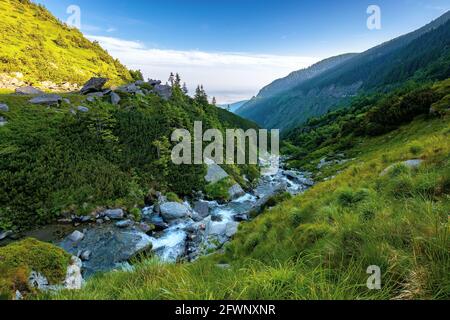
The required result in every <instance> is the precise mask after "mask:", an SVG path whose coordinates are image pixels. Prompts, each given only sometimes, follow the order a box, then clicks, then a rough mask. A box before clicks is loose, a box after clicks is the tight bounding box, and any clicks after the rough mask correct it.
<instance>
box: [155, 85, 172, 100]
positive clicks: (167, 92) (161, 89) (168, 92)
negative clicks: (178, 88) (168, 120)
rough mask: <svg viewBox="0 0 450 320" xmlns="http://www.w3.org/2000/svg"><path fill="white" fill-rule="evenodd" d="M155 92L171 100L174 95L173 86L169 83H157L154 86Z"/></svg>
mask: <svg viewBox="0 0 450 320" xmlns="http://www.w3.org/2000/svg"><path fill="white" fill-rule="evenodd" d="M153 92H154V93H156V94H157V95H158V96H160V97H161V98H162V99H163V100H169V99H170V98H171V97H172V87H171V86H168V85H162V84H157V85H155V86H154V87H153Z"/></svg>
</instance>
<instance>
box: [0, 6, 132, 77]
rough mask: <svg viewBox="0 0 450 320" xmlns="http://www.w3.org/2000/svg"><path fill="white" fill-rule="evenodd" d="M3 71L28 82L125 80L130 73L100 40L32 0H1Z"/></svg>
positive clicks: (0, 66)
mask: <svg viewBox="0 0 450 320" xmlns="http://www.w3.org/2000/svg"><path fill="white" fill-rule="evenodd" d="M0 11H1V12H2V18H1V19H0V73H12V72H21V73H23V75H24V80H25V82H28V83H30V84H38V83H39V82H41V81H52V82H54V83H57V84H61V83H63V82H70V83H77V84H80V85H81V84H83V83H84V82H86V81H87V80H88V79H89V78H90V77H92V76H103V77H106V78H109V79H110V80H111V82H112V83H121V82H124V81H126V80H130V79H131V78H132V76H131V74H130V72H129V71H128V70H127V69H126V68H125V67H124V66H123V65H122V64H121V63H120V62H119V61H118V60H115V59H113V58H112V57H111V56H110V55H109V54H108V53H107V52H106V51H105V50H104V49H102V48H101V47H100V46H99V45H98V44H97V43H95V42H94V43H93V42H91V41H89V40H88V39H86V38H85V37H84V36H83V35H82V34H81V33H80V32H79V31H78V30H77V29H71V28H69V27H68V26H67V25H65V24H63V23H62V22H60V21H59V20H58V19H56V18H55V17H54V16H53V15H52V14H51V13H50V12H49V11H47V9H45V8H44V7H43V6H40V5H37V4H34V3H32V2H31V1H29V0H1V1H0Z"/></svg>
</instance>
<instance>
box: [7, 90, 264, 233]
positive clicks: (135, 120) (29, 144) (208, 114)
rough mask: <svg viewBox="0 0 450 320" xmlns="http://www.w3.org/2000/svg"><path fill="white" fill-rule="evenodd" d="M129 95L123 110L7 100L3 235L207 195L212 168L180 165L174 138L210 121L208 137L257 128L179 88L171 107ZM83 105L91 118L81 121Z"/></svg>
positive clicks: (237, 171) (238, 175) (100, 104)
mask: <svg viewBox="0 0 450 320" xmlns="http://www.w3.org/2000/svg"><path fill="white" fill-rule="evenodd" d="M121 95H122V100H121V101H120V105H119V106H115V105H112V104H111V103H110V102H109V101H108V99H107V98H104V99H103V100H95V101H94V102H88V101H87V100H85V97H84V96H80V95H74V94H68V95H66V98H68V99H69V100H70V102H71V104H68V103H67V102H64V103H63V104H62V105H60V106H58V107H48V108H46V107H45V106H39V105H31V104H30V103H29V102H28V100H29V99H30V97H23V96H16V95H2V96H0V103H7V105H8V106H9V111H8V112H4V111H1V110H0V116H3V117H5V118H6V119H7V120H8V123H7V125H5V126H3V127H1V126H0V229H3V230H9V229H11V228H13V229H17V228H27V227H31V226H34V225H37V224H45V223H48V222H51V221H53V220H55V219H56V218H58V217H60V216H61V214H63V213H69V214H70V213H76V214H83V213H84V214H86V213H90V212H92V211H93V210H94V209H95V208H96V206H103V207H106V206H115V207H117V206H118V207H123V208H125V209H132V208H133V207H135V206H140V207H142V206H144V199H145V198H146V196H149V197H151V196H152V194H153V195H154V192H155V191H163V192H164V191H167V192H169V191H170V192H175V193H177V194H178V195H179V196H184V195H191V194H192V192H193V191H199V190H204V189H205V187H206V186H205V182H204V176H205V174H206V168H205V167H204V166H199V165H192V166H185V165H181V166H179V165H174V164H173V163H172V160H171V150H172V147H173V143H172V142H170V141H169V139H170V136H171V134H172V132H173V130H174V129H179V128H181V129H183V128H186V129H189V130H192V128H193V124H194V121H203V128H204V130H206V129H208V128H218V129H224V128H249V127H256V125H255V124H253V123H251V122H249V121H246V120H243V119H241V118H239V117H237V116H235V115H233V114H231V113H229V112H227V111H225V110H222V109H220V108H217V107H214V106H212V105H209V104H208V103H207V101H206V99H192V98H190V97H188V96H187V95H185V94H183V93H182V92H181V89H179V88H174V90H173V95H172V97H171V98H170V99H169V100H168V101H165V100H163V99H162V98H160V97H159V96H157V95H154V94H148V95H145V96H139V95H138V96H134V95H128V94H121ZM80 105H82V106H84V107H87V108H88V109H89V112H85V113H83V112H79V111H77V112H76V113H75V114H74V112H73V110H77V107H78V106H80ZM191 132H192V131H191ZM226 170H227V171H229V173H230V174H231V176H232V177H233V178H234V179H235V180H236V181H238V182H240V183H241V184H242V185H243V186H245V181H243V178H242V176H243V175H244V174H245V175H246V176H247V177H248V178H249V179H251V178H255V177H256V176H257V175H258V171H257V170H255V168H253V169H252V168H251V167H250V166H244V167H232V166H230V167H229V168H226Z"/></svg>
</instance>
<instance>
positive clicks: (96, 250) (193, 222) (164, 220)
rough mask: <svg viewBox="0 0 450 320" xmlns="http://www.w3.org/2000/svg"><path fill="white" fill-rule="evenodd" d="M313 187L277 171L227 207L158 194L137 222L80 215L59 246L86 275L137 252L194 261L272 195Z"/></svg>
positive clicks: (111, 215)
mask: <svg viewBox="0 0 450 320" xmlns="http://www.w3.org/2000/svg"><path fill="white" fill-rule="evenodd" d="M312 184H313V181H312V180H311V179H310V178H309V175H308V174H305V173H301V172H296V171H285V170H279V171H278V172H277V173H276V174H273V175H268V176H264V177H262V178H261V180H260V182H259V184H258V185H257V187H256V188H255V189H254V190H252V191H251V192H250V193H245V194H244V195H243V196H241V197H239V198H237V199H235V200H233V201H230V202H228V203H225V204H219V203H218V202H216V201H205V200H197V201H195V202H193V203H188V202H184V203H177V202H169V201H168V200H167V199H166V198H165V197H164V196H162V195H160V196H159V199H158V202H157V203H155V205H153V206H151V207H146V208H143V209H142V210H141V212H142V219H141V220H140V221H133V220H132V219H131V218H128V217H126V216H125V214H124V212H123V211H122V210H120V209H117V210H107V211H105V212H103V213H100V214H98V215H97V217H96V220H95V221H93V220H91V219H88V218H86V219H84V220H85V221H83V218H82V217H81V218H80V219H79V222H80V223H81V224H80V225H79V227H78V228H77V229H78V230H76V231H74V232H72V233H70V234H69V235H68V236H66V237H65V238H64V239H63V240H62V241H60V242H59V243H58V245H59V246H60V247H62V248H63V249H65V250H66V251H68V252H69V253H71V254H73V255H74V256H78V257H80V258H81V260H83V273H84V276H85V277H89V276H91V275H92V274H94V273H96V272H104V271H109V270H113V269H120V268H130V267H132V265H131V263H132V260H133V258H135V257H137V256H139V255H140V254H150V253H151V254H154V255H156V256H157V257H159V258H160V259H161V260H162V261H165V262H168V263H174V262H177V261H181V260H184V261H194V260H196V259H197V258H198V257H199V256H201V255H205V254H209V253H212V252H215V251H216V250H218V249H220V248H221V247H222V246H223V245H224V244H225V243H226V242H228V241H230V239H231V238H232V237H233V235H234V234H235V233H236V232H237V230H238V226H239V223H242V222H243V221H247V220H249V213H250V212H251V211H253V210H258V208H260V207H262V206H263V205H264V204H265V203H266V202H267V201H268V200H269V199H270V197H271V196H273V195H275V194H277V193H282V192H289V193H291V194H293V195H295V194H298V193H301V192H303V191H304V190H306V189H307V188H308V187H310V186H311V185H312ZM83 222H85V223H84V224H83Z"/></svg>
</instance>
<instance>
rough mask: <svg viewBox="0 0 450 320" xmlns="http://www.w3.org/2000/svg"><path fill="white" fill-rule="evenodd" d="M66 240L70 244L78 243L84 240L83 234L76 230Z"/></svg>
mask: <svg viewBox="0 0 450 320" xmlns="http://www.w3.org/2000/svg"><path fill="white" fill-rule="evenodd" d="M67 239H69V240H70V241H72V242H80V241H81V240H83V239H84V234H83V233H82V232H80V231H78V230H75V231H74V232H72V233H71V234H70V235H69V236H68V237H67Z"/></svg>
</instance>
